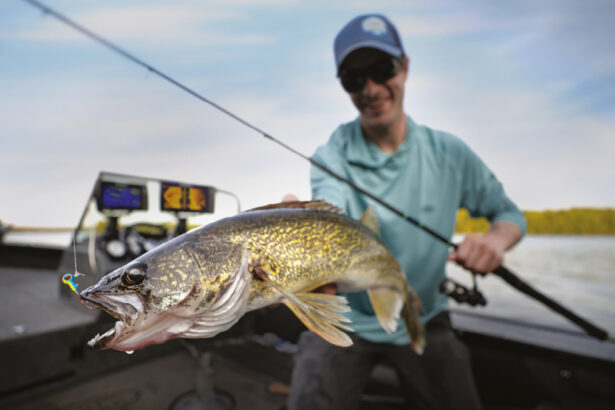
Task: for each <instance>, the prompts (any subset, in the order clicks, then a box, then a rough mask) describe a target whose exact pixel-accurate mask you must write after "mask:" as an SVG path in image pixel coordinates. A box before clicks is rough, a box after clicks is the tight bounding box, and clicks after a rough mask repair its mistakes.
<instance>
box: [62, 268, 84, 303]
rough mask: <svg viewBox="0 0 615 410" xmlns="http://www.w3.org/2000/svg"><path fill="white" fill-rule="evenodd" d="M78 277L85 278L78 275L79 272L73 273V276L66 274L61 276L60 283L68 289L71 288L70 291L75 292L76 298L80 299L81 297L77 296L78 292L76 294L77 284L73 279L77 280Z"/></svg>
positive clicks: (80, 274) (81, 274)
mask: <svg viewBox="0 0 615 410" xmlns="http://www.w3.org/2000/svg"><path fill="white" fill-rule="evenodd" d="M78 276H85V274H83V273H79V272H75V274H74V275H73V274H72V273H67V274H65V275H64V276H62V283H64V284H65V285H67V286H68V287H69V288H71V290H72V291H73V292H75V293H76V294H77V296H79V297H81V295H79V292H78V290H79V284H78V283H77V282H75V278H77V277H78Z"/></svg>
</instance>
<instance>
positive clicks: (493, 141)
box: [0, 0, 615, 226]
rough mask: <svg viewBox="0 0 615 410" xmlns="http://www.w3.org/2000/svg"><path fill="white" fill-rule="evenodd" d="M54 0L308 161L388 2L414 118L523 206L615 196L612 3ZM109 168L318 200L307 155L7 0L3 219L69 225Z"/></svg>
mask: <svg viewBox="0 0 615 410" xmlns="http://www.w3.org/2000/svg"><path fill="white" fill-rule="evenodd" d="M45 4H47V5H48V6H50V7H52V8H54V9H56V10H57V11H59V12H61V13H63V14H65V15H67V16H68V17H69V18H71V19H74V20H75V21H77V22H79V23H80V24H82V25H84V26H86V27H87V28H89V29H90V30H92V31H94V32H96V33H97V34H99V35H100V36H102V37H104V38H107V39H108V40H111V41H113V42H114V43H116V44H117V45H119V46H120V47H122V48H123V49H125V50H127V51H129V52H131V53H133V54H134V55H136V56H137V57H138V58H140V59H142V60H144V61H146V62H147V63H149V64H151V65H152V66H154V67H156V68H157V69H158V70H160V71H162V72H164V73H166V74H168V75H170V76H172V77H174V78H176V79H177V80H178V81H180V82H182V83H184V84H186V85H187V86H189V87H191V88H193V89H194V90H196V91H197V92H199V93H201V94H202V95H204V96H205V97H207V98H209V99H211V100H212V101H215V102H216V103H217V104H219V105H221V106H223V107H225V108H226V109H228V110H230V111H232V112H233V113H235V114H236V115H239V116H240V117H242V118H244V119H245V120H247V121H249V122H251V123H253V124H254V125H256V126H257V127H259V128H260V129H262V130H264V131H266V132H268V133H269V134H271V135H273V136H275V137H276V138H278V139H280V140H281V141H283V142H284V143H286V144H288V145H290V146H292V147H293V148H295V149H297V150H299V151H300V152H302V153H304V154H306V155H311V154H312V153H313V152H314V150H315V149H316V147H318V146H319V145H321V144H324V143H325V142H326V141H327V139H328V138H329V136H330V134H331V132H332V131H333V130H334V129H335V128H336V127H337V126H338V125H339V124H341V123H344V122H348V121H352V120H353V119H354V118H355V117H356V115H357V113H356V111H355V108H354V107H353V105H352V104H351V102H350V100H349V98H348V96H347V95H346V94H345V93H344V91H343V90H342V88H341V87H340V85H339V83H338V82H337V80H336V78H335V67H334V61H333V38H334V37H335V35H336V34H337V32H338V31H339V29H340V28H341V27H342V26H343V25H344V24H345V23H346V22H347V21H349V20H350V19H352V18H353V17H355V16H357V15H359V14H364V13H370V12H379V13H383V14H385V15H387V16H388V17H389V18H390V19H391V20H392V21H393V22H394V23H395V24H396V25H397V27H398V30H399V31H400V34H401V37H402V41H403V43H404V47H405V49H406V52H407V53H408V55H409V58H410V61H411V62H410V65H411V66H410V76H409V78H408V82H407V84H406V94H405V99H404V106H405V109H406V112H407V113H408V114H409V115H410V116H411V117H412V118H413V120H414V121H416V122H418V123H421V124H425V125H428V126H430V127H432V128H436V129H440V130H445V131H448V132H450V133H452V134H455V135H457V136H458V137H460V138H461V139H463V140H464V141H465V142H466V143H467V144H468V145H469V146H470V147H471V148H472V149H473V150H475V151H476V152H477V153H478V154H479V155H480V156H481V157H482V158H483V160H484V161H485V162H486V163H487V165H488V166H489V167H490V168H491V169H492V170H493V172H494V173H495V175H496V176H497V177H498V178H499V179H500V180H501V181H502V183H503V184H504V187H505V189H506V192H507V193H508V194H509V196H510V197H511V198H512V199H513V200H514V201H515V202H516V203H517V204H518V206H519V207H520V208H521V209H525V210H530V209H531V210H540V209H565V208H570V207H601V208H604V207H615V165H614V162H615V138H614V137H615V47H614V46H613V43H614V42H613V39H614V38H615V25H614V24H613V21H615V3H613V2H612V1H608V0H607V1H598V0H588V1H581V0H577V1H569V0H558V1H555V0H554V1H543V0H527V1H524V0H520V1H508V2H503V1H498V2H494V1H488V0H484V1H480V0H471V1H465V2H463V5H461V3H460V2H457V1H446V0H435V1H412V0H403V1H402V0H399V1H397V0H379V1H375V0H374V1H361V0H358V1H357V0H354V1H345V0H342V1H321V0H309V1H303V0H224V1H204V0H200V1H197V0H182V1H171V0H142V1H137V0H106V1H94V0H79V1H76V0H72V1H71V0H45ZM100 171H110V172H117V173H124V174H131V175H140V176H147V177H154V178H162V179H167V180H175V181H184V182H189V183H195V184H203V185H213V186H215V187H218V188H220V189H223V190H227V191H231V192H233V193H235V194H236V195H237V196H238V197H239V198H240V199H241V202H242V207H243V208H244V209H247V208H251V207H255V206H258V205H262V204H266V203H272V202H278V201H279V200H280V199H281V198H282V197H283V196H284V195H285V194H287V193H294V194H296V195H297V196H299V197H300V198H302V199H308V198H309V196H310V189H309V164H308V163H307V162H306V161H305V160H302V159H300V158H299V157H296V156H295V155H293V154H291V153H289V152H287V151H285V150H283V149H282V148H280V147H278V146H277V145H275V144H273V143H272V142H270V141H269V140H267V139H265V138H263V137H262V136H261V135H259V134H257V133H255V132H254V131H252V130H250V129H248V128H247V127H245V126H243V125H241V124H239V123H237V122H236V121H234V120H232V119H230V118H228V117H227V116H225V115H224V114H222V113H220V112H218V111H216V110H215V109H213V108H211V107H210V106H207V105H205V104H203V103H201V102H199V101H198V100H196V99H195V98H193V97H191V96H190V95H188V94H186V93H184V92H183V91H181V90H179V89H177V88H175V87H173V86H172V85H170V84H169V83H166V82H164V81H163V80H161V79H159V78H158V77H156V76H155V75H153V74H151V73H148V71H147V70H145V69H144V68H142V67H139V66H137V65H135V64H133V63H131V62H129V61H127V60H125V59H123V58H121V57H119V56H118V55H116V54H114V53H112V52H111V51H109V50H107V49H105V48H103V47H102V46H100V45H99V44H97V43H95V42H93V41H92V40H90V39H88V38H86V37H84V36H83V35H81V34H79V33H77V32H75V31H73V30H72V29H70V28H68V27H66V26H65V25H63V24H61V23H60V22H58V21H57V20H55V19H53V18H51V17H49V16H45V15H43V14H42V13H41V12H40V11H39V10H37V9H35V8H33V7H32V6H30V5H28V4H27V3H25V2H23V1H20V0H1V1H0V195H1V198H2V200H1V201H0V219H1V220H2V221H3V222H4V223H11V224H16V225H41V226H74V225H75V224H76V223H77V222H78V220H79V217H80V215H81V212H82V211H83V208H84V206H85V202H86V200H87V198H88V196H89V194H90V192H91V189H92V186H93V184H94V182H95V180H96V177H97V175H98V173H99V172H100ZM231 206H234V205H232V204H231Z"/></svg>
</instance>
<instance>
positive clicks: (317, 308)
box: [252, 264, 352, 347]
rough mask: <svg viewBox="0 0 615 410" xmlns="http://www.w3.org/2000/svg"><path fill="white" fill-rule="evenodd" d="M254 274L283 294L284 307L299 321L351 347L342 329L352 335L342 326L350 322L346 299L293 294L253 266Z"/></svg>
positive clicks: (331, 340) (315, 331)
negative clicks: (347, 315)
mask: <svg viewBox="0 0 615 410" xmlns="http://www.w3.org/2000/svg"><path fill="white" fill-rule="evenodd" d="M252 272H253V273H254V274H256V275H258V277H260V278H261V279H262V280H264V281H265V282H267V283H268V284H269V285H271V286H272V287H274V288H275V289H276V290H277V291H278V292H280V293H281V294H282V295H283V296H284V299H283V301H282V303H284V304H285V305H286V306H287V307H288V308H289V309H290V310H291V311H292V312H293V313H294V314H295V316H297V317H298V318H299V320H300V321H301V322H302V323H303V324H304V325H305V327H307V328H308V329H310V330H311V331H312V332H314V333H316V334H317V335H319V336H320V337H322V338H323V339H325V340H326V341H327V342H329V343H331V344H334V345H337V346H343V347H347V346H350V345H352V339H350V337H349V336H348V335H347V334H346V333H344V332H342V331H341V330H340V329H343V330H346V331H349V332H352V329H351V328H349V327H348V326H346V325H344V324H342V322H346V323H348V322H350V319H348V318H347V317H345V316H342V315H340V313H343V312H350V306H349V305H348V300H347V299H346V298H345V297H344V296H338V295H329V294H326V293H313V292H300V293H292V292H290V291H288V290H286V289H284V288H283V287H282V286H280V285H279V284H277V283H276V282H275V280H273V278H272V277H271V275H270V274H269V272H268V271H267V269H266V268H264V267H263V266H261V265H257V264H255V265H253V266H252Z"/></svg>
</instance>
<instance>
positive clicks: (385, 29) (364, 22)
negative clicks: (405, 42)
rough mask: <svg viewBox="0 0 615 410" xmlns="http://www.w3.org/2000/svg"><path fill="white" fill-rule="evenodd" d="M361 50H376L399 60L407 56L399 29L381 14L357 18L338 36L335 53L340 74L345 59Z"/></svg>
mask: <svg viewBox="0 0 615 410" xmlns="http://www.w3.org/2000/svg"><path fill="white" fill-rule="evenodd" d="M359 48H375V49H377V50H380V51H384V52H385V53H387V54H390V55H392V56H393V57H398V58H401V57H403V56H404V55H405V54H406V53H405V52H404V48H403V46H402V44H401V40H400V38H399V34H398V33H397V29H396V28H395V26H394V25H393V23H391V22H390V21H389V19H387V18H386V17H385V16H383V15H381V14H364V15H361V16H358V17H355V18H354V19H352V20H350V22H349V23H348V24H346V25H345V26H344V28H342V29H341V30H340V32H339V33H338V34H337V36H336V37H335V41H334V43H333V51H334V52H335V65H336V67H337V71H338V72H339V69H340V66H341V65H342V62H343V61H344V59H345V58H346V57H348V55H349V54H350V53H352V52H353V51H355V50H357V49H359Z"/></svg>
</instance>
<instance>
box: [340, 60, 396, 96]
mask: <svg viewBox="0 0 615 410" xmlns="http://www.w3.org/2000/svg"><path fill="white" fill-rule="evenodd" d="M400 69H401V61H400V60H398V59H397V58H393V57H391V58H386V59H383V60H380V61H377V62H375V63H374V64H372V65H369V66H367V67H365V68H361V69H357V70H342V71H340V74H339V78H340V81H341V83H342V87H344V90H346V91H347V92H349V93H355V92H357V91H361V90H362V89H363V87H365V83H366V82H367V79H368V78H371V79H372V81H374V82H376V83H378V84H383V83H385V82H387V81H388V80H390V79H391V78H393V77H394V76H395V75H397V73H399V70H400Z"/></svg>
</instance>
